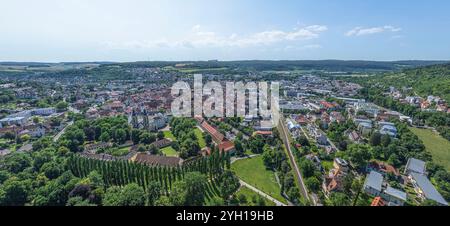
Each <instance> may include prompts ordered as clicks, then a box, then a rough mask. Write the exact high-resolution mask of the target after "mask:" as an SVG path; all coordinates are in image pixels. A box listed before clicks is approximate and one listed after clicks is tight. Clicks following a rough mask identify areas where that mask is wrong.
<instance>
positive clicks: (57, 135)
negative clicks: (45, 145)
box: [53, 121, 73, 142]
mask: <svg viewBox="0 0 450 226" xmlns="http://www.w3.org/2000/svg"><path fill="white" fill-rule="evenodd" d="M71 125H73V121H70V122H69V123H68V124H67V125H66V127H64V129H62V130H61V131H59V133H58V134H56V135H55V136H54V137H53V142H56V141H58V140H59V138H61V136H62V135H63V134H64V132H66V129H67V127H69V126H71Z"/></svg>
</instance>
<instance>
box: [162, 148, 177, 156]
mask: <svg viewBox="0 0 450 226" xmlns="http://www.w3.org/2000/svg"><path fill="white" fill-rule="evenodd" d="M161 152H162V153H164V154H165V155H166V156H169V157H177V156H178V152H177V151H175V149H173V148H172V147H170V146H169V147H165V148H163V149H161Z"/></svg>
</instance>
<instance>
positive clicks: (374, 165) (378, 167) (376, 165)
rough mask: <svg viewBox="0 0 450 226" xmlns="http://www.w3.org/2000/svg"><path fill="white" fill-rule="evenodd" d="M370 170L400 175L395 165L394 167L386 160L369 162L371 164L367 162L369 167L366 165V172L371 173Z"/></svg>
mask: <svg viewBox="0 0 450 226" xmlns="http://www.w3.org/2000/svg"><path fill="white" fill-rule="evenodd" d="M370 171H376V172H378V173H381V174H383V175H387V174H389V173H392V174H394V175H396V176H400V174H399V172H398V171H397V169H395V167H393V166H391V165H389V164H387V163H385V162H379V161H371V162H369V164H367V167H366V172H367V173H370Z"/></svg>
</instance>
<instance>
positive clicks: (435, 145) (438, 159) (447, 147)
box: [410, 128, 450, 171]
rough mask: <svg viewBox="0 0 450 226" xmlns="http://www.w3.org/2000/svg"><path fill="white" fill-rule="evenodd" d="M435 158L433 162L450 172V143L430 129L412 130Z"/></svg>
mask: <svg viewBox="0 0 450 226" xmlns="http://www.w3.org/2000/svg"><path fill="white" fill-rule="evenodd" d="M410 129H411V131H412V132H413V133H414V134H416V135H417V136H418V137H419V139H421V140H422V141H423V143H424V145H425V147H426V149H427V151H429V152H430V153H431V155H432V156H433V161H434V162H435V163H437V164H439V165H441V166H443V167H445V168H446V169H447V170H448V171H450V142H449V141H448V140H446V139H444V138H443V137H441V136H439V135H438V134H436V133H434V132H433V131H431V130H428V129H417V128H410Z"/></svg>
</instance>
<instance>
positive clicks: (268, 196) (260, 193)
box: [239, 180, 287, 206]
mask: <svg viewBox="0 0 450 226" xmlns="http://www.w3.org/2000/svg"><path fill="white" fill-rule="evenodd" d="M239 182H240V183H241V185H242V186H245V187H247V188H249V189H250V190H252V191H254V192H256V193H258V194H259V195H261V196H263V197H264V198H266V199H268V200H270V201H272V202H274V203H275V205H277V206H287V205H286V204H284V203H282V202H280V201H278V200H277V199H275V198H273V197H272V196H270V195H268V194H266V193H264V192H262V191H261V190H259V189H257V188H255V187H253V186H251V185H250V184H247V183H245V181H243V180H239Z"/></svg>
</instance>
